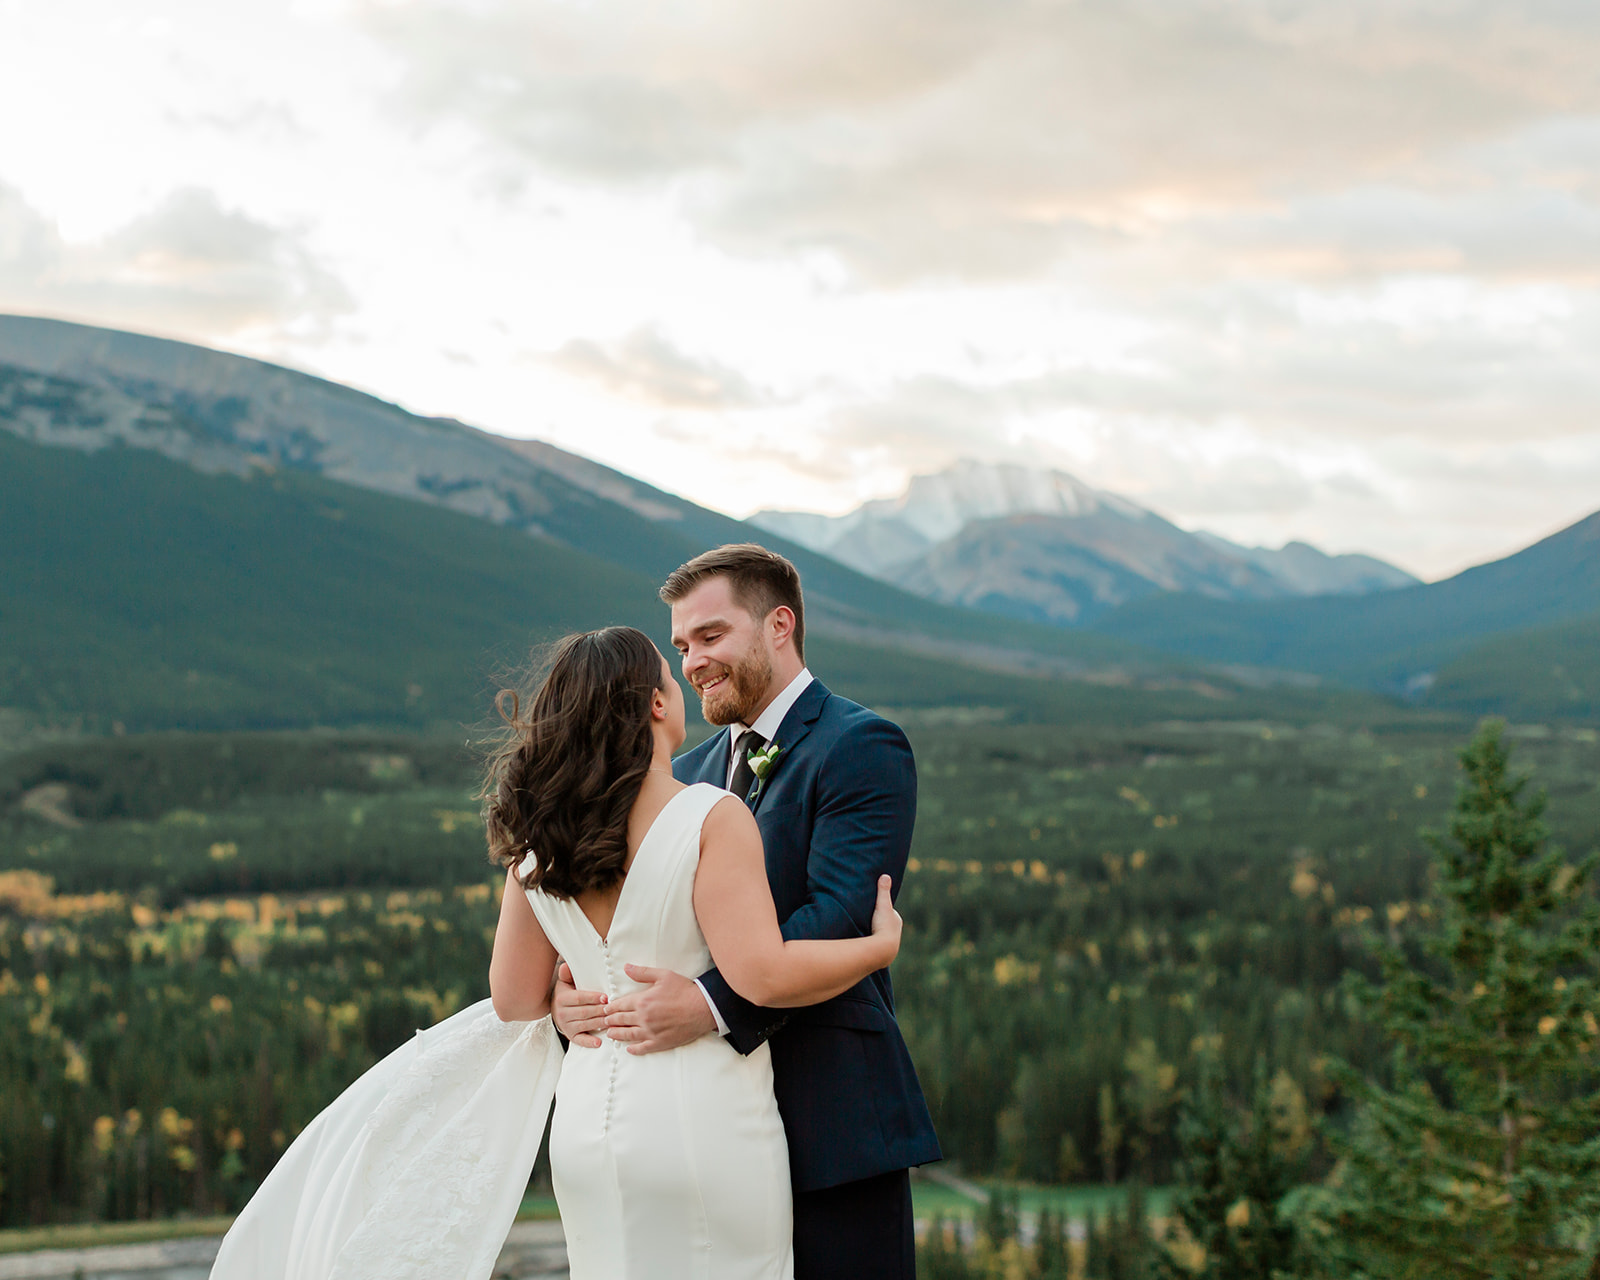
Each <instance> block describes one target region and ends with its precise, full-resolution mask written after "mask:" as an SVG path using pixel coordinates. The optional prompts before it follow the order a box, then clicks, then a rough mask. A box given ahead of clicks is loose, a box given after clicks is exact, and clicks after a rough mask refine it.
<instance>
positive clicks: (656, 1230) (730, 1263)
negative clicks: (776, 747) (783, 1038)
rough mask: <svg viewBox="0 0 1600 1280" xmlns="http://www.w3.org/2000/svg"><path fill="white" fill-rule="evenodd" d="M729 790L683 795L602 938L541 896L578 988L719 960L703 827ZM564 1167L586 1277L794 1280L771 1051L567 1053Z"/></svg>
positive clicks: (570, 1244) (617, 984)
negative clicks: (712, 944)
mask: <svg viewBox="0 0 1600 1280" xmlns="http://www.w3.org/2000/svg"><path fill="white" fill-rule="evenodd" d="M728 798H729V795H728V792H726V791H724V790H722V789H721V788H720V787H715V786H711V785H710V784H707V783H697V784H696V785H694V786H691V787H687V788H685V789H684V790H683V791H680V792H678V793H677V794H676V795H674V796H673V797H672V798H671V799H670V800H669V801H668V802H667V804H666V805H665V806H664V807H663V808H662V810H661V812H660V813H659V814H658V815H657V816H656V819H655V821H654V823H653V824H652V825H651V827H650V829H649V830H648V831H647V832H646V833H645V836H644V839H643V840H642V841H641V842H640V844H639V847H638V849H637V850H635V852H634V856H633V861H632V863H631V864H630V865H629V868H628V874H627V878H626V879H625V880H624V881H623V885H622V889H621V892H620V894H619V896H618V898H617V903H616V910H615V912H614V913H613V914H612V918H611V926H610V928H609V929H608V930H607V932H606V936H605V937H603V938H602V937H601V936H600V934H599V932H598V931H597V930H596V929H595V927H594V925H593V924H592V923H591V922H590V921H589V918H588V917H587V916H586V915H584V913H583V910H582V908H581V907H579V905H578V904H577V902H575V901H573V900H571V899H562V898H555V897H552V896H550V895H549V894H546V893H544V892H542V891H541V890H538V889H531V890H528V891H527V894H528V901H529V902H530V903H531V904H532V906H533V911H534V915H535V916H536V917H537V918H538V920H539V924H540V926H541V927H542V928H543V929H544V932H545V936H546V937H548V938H549V939H550V941H551V942H552V943H553V944H554V946H555V947H556V949H557V950H558V951H559V952H560V953H561V957H562V959H564V960H565V961H566V962H567V964H568V965H569V966H570V967H571V969H572V976H573V979H574V981H575V982H576V984H577V986H578V987H579V988H580V989H583V990H589V991H604V992H605V993H606V994H607V995H608V996H610V997H611V998H612V999H615V998H617V997H618V996H621V995H625V994H627V993H629V992H633V991H638V990H640V989H641V988H642V986H643V984H641V983H637V982H635V981H633V980H632V979H631V978H629V977H628V975H627V974H626V972H624V968H623V966H624V965H627V964H634V965H646V966H649V967H652V968H662V969H670V970H672V971H674V972H675V973H679V974H682V975H684V976H686V977H695V976H697V975H698V974H701V973H703V972H705V971H706V970H707V969H709V968H710V967H711V963H712V961H711V953H710V950H709V948H708V947H707V946H706V940H705V936H704V935H703V934H702V933H701V932H700V925H699V922H698V921H697V920H696V919H695V914H694V878H695V872H696V870H697V868H698V866H699V860H700V829H701V826H702V825H703V823H704V822H705V819H706V815H707V814H709V813H710V812H711V809H712V808H713V806H715V805H716V804H717V802H718V801H721V800H726V799H728ZM550 1166H551V1174H552V1179H553V1181H554V1183H555V1192H556V1200H557V1203H558V1204H559V1206H560V1209H561V1221H562V1225H563V1227H564V1229H565V1233H566V1238H567V1256H568V1260H569V1263H570V1265H571V1268H572V1270H571V1274H572V1277H573V1280H645V1278H646V1277H648V1278H649V1280H676V1278H677V1277H682V1278H683V1280H690V1278H691V1277H692V1278H694V1280H736V1278H737V1280H745V1278H746V1277H748V1278H750V1280H755V1278H756V1277H760V1278H761V1280H769V1278H770V1280H784V1278H786V1277H790V1276H792V1275H793V1259H792V1250H791V1233H792V1222H793V1218H792V1214H793V1206H792V1201H791V1198H790V1188H789V1158H788V1146H787V1143H786V1141H785V1139H784V1132H783V1123H782V1120H781V1119H780V1117H779V1114H778V1107H777V1103H776V1101H775V1100H774V1097H773V1092H772V1060H771V1057H770V1055H769V1053H768V1050H767V1048H766V1046H765V1045H763V1046H762V1047H761V1048H760V1049H758V1050H757V1051H756V1052H754V1053H752V1054H749V1055H748V1056H741V1055H740V1054H738V1053H737V1052H735V1051H734V1050H733V1049H732V1048H731V1047H730V1046H729V1045H728V1044H727V1042H725V1041H724V1040H722V1039H721V1038H720V1037H718V1036H716V1035H714V1034H712V1035H706V1036H702V1037H701V1038H700V1039H698V1040H696V1041H694V1042H692V1043H691V1044H687V1045H684V1046H683V1047H682V1048H679V1049H673V1050H669V1051H667V1052H664V1053H651V1054H630V1053H628V1052H627V1050H626V1047H625V1046H623V1045H621V1044H619V1043H617V1042H616V1041H612V1040H609V1039H608V1040H605V1041H604V1042H603V1043H602V1045H601V1047H600V1048H598V1049H585V1048H580V1047H577V1046H573V1047H571V1048H569V1049H568V1050H567V1054H566V1058H565V1060H564V1061H563V1063H562V1067H561V1075H560V1079H559V1081H558V1083H557V1085H556V1102H555V1118H554V1120H553V1121H552V1123H551V1130H550Z"/></svg>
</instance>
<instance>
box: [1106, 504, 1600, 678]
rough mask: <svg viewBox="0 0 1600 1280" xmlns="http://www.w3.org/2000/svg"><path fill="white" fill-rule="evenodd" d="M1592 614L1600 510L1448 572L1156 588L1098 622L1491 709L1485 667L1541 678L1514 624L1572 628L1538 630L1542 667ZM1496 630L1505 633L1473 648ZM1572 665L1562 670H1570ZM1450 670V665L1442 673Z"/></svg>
mask: <svg viewBox="0 0 1600 1280" xmlns="http://www.w3.org/2000/svg"><path fill="white" fill-rule="evenodd" d="M1597 614H1600V512H1597V513H1596V514H1594V515H1592V516H1589V517H1588V518H1586V519H1584V520H1580V521H1579V522H1578V523H1577V524H1574V525H1572V526H1570V527H1568V528H1566V529H1563V530H1561V531H1560V532H1559V533H1556V534H1553V535H1551V536H1550V537H1548V538H1545V539H1544V540H1542V541H1540V542H1538V543H1535V544H1534V545H1533V546H1531V547H1528V548H1527V549H1525V550H1523V551H1520V552H1518V553H1516V554H1515V555H1511V556H1507V557H1506V558H1505V559H1502V560H1497V561H1494V562H1493V563H1490V564H1484V565H1479V566H1477V567H1476V568H1472V569H1468V570H1466V571H1465V572H1464V573H1460V574H1457V575H1456V576H1455V577H1453V578H1449V579H1446V580H1445V581H1443V582H1435V583H1430V584H1427V585H1419V586H1415V587H1408V588H1404V589H1401V590H1395V591H1385V592H1381V593H1378V594H1375V595H1368V596H1359V597H1342V596H1318V597H1313V598H1308V599H1300V600H1273V601H1259V602H1223V601H1218V600H1212V599H1206V598H1203V597H1201V596H1195V595H1169V596H1161V597H1156V598H1151V599H1146V600H1141V601H1136V602H1134V603H1130V604H1127V605H1124V606H1122V607H1121V608H1119V609H1117V610H1116V611H1114V612H1112V613H1109V614H1107V615H1105V616H1103V617H1101V618H1100V619H1098V620H1097V621H1096V622H1095V623H1094V627H1095V629H1097V630H1100V631H1103V632H1104V633H1105V634H1108V635H1114V636H1119V637H1122V638H1124V639H1128V640H1134V641H1137V642H1139V643H1141V644H1147V645H1149V646H1151V647H1153V648H1160V649H1166V650H1168V651H1169V652H1172V653H1176V654H1183V655H1185V656H1188V657H1192V658H1198V659H1202V660H1205V661H1210V662H1219V663H1230V664H1232V663H1238V664H1245V665H1248V666H1252V667H1267V668H1278V669H1284V670H1294V671H1303V672H1310V673H1313V674H1316V675H1321V676H1327V677H1332V678H1334V679H1336V680H1339V681H1342V682H1345V683H1348V684H1355V685H1365V686H1368V687H1372V688H1377V689H1382V690H1385V691H1389V692H1394V693H1401V694H1406V695H1408V696H1410V697H1413V698H1418V699H1421V700H1423V701H1431V700H1433V699H1435V698H1437V699H1438V700H1439V701H1440V703H1441V705H1446V704H1448V703H1449V700H1450V699H1457V700H1458V704H1461V703H1460V702H1459V700H1460V699H1463V698H1465V699H1466V701H1467V702H1470V703H1471V705H1473V706H1475V707H1486V706H1487V702H1486V699H1485V697H1484V696H1483V695H1484V694H1485V692H1486V690H1487V688H1488V686H1487V685H1485V684H1484V683H1483V681H1484V678H1485V673H1486V672H1489V671H1491V670H1492V671H1498V672H1499V673H1500V674H1499V675H1498V676H1496V680H1498V681H1500V682H1501V687H1502V688H1507V687H1509V685H1508V684H1507V683H1506V682H1512V683H1515V682H1518V681H1521V680H1523V679H1534V678H1539V679H1543V678H1544V677H1538V676H1536V672H1535V671H1534V668H1533V666H1532V664H1531V662H1530V665H1529V666H1527V667H1526V668H1523V669H1520V670H1519V669H1518V664H1517V662H1516V659H1515V652H1516V646H1517V644H1518V642H1517V641H1516V640H1515V639H1513V637H1514V636H1515V635H1516V634H1517V633H1523V632H1536V631H1538V630H1540V629H1544V628H1558V627H1559V626H1560V625H1561V624H1574V626H1577V628H1578V629H1577V630H1574V631H1571V632H1563V631H1561V630H1559V629H1557V630H1551V631H1548V632H1545V633H1544V635H1543V636H1542V637H1541V639H1540V647H1541V651H1542V654H1543V656H1544V660H1545V661H1546V662H1547V665H1554V666H1559V665H1561V663H1560V662H1559V660H1558V653H1557V650H1558V649H1559V643H1558V642H1559V638H1560V637H1561V636H1563V635H1566V636H1569V638H1571V639H1573V640H1574V641H1576V640H1577V638H1578V637H1579V636H1580V635H1582V634H1586V633H1584V632H1583V630H1582V627H1581V626H1578V624H1580V623H1581V622H1582V620H1584V619H1590V618H1593V617H1594V616H1595V615H1597ZM1584 625H1587V624H1584ZM1495 638H1503V642H1501V643H1497V644H1496V645H1494V646H1492V647H1489V648H1480V646H1483V645H1485V642H1488V641H1490V640H1492V639H1495ZM1552 646H1554V648H1553V647H1552ZM1475 651H1476V652H1477V654H1478V656H1477V658H1475V659H1474V658H1472V656H1471V655H1473V654H1474V652H1475ZM1584 653H1589V654H1593V646H1592V645H1590V646H1589V647H1588V648H1584V647H1583V645H1577V646H1576V648H1575V651H1574V654H1573V657H1574V659H1575V660H1576V661H1577V662H1578V663H1579V664H1580V665H1581V663H1582V661H1583V654H1584ZM1530 658H1531V650H1530ZM1458 663H1459V664H1465V665H1464V666H1461V665H1457V664H1458ZM1577 670H1578V668H1577V667H1574V669H1573V670H1572V671H1569V672H1567V676H1568V677H1569V678H1576V676H1577ZM1447 672H1453V673H1454V674H1452V675H1451V676H1450V678H1449V680H1445V679H1444V677H1445V675H1446V673H1447ZM1474 672H1475V673H1476V674H1473V673H1474ZM1469 676H1470V677H1471V679H1470V681H1468V677H1469ZM1584 678H1585V679H1587V677H1584ZM1461 681H1468V683H1466V684H1463V683H1460V682H1461ZM1580 685H1581V682H1580ZM1469 687H1470V688H1476V689H1477V691H1478V692H1477V693H1476V694H1473V695H1471V696H1470V697H1468V696H1467V694H1466V693H1465V692H1464V691H1465V690H1467V689H1468V688H1469ZM1452 691H1455V692H1452Z"/></svg>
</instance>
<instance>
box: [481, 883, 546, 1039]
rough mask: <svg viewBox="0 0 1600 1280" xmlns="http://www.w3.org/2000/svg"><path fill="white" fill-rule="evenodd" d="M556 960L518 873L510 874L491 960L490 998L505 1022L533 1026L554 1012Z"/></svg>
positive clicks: (501, 1019) (495, 930)
mask: <svg viewBox="0 0 1600 1280" xmlns="http://www.w3.org/2000/svg"><path fill="white" fill-rule="evenodd" d="M556 958H557V957H556V949H555V948H554V947H553V946H551V945H550V939H548V938H547V937H545V936H544V929H543V928H541V927H540V925H539V919H538V917H537V916H535V915H534V914H533V905H532V904H531V903H530V902H529V901H528V895H527V894H526V893H524V892H523V890H522V885H521V884H519V883H518V881H517V877H516V873H515V872H513V871H507V872H506V892H505V897H504V898H502V899H501V900H500V923H499V924H497V925H496V926H495V929H494V954H493V955H492V956H490V958H489V996H490V998H491V999H492V1000H493V1001H494V1011H495V1013H496V1014H497V1015H498V1016H499V1018H500V1021H501V1022H532V1021H533V1020H534V1019H536V1018H542V1017H544V1015H545V1014H547V1013H549V1012H550V985H551V980H552V979H553V978H554V976H555V971H556Z"/></svg>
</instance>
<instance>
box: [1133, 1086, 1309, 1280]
mask: <svg viewBox="0 0 1600 1280" xmlns="http://www.w3.org/2000/svg"><path fill="white" fill-rule="evenodd" d="M1275 1083H1276V1082H1274V1081H1272V1080H1269V1079H1268V1077H1267V1073H1266V1066H1265V1064H1264V1063H1262V1062H1258V1063H1257V1066H1256V1081H1255V1094H1254V1103H1253V1106H1252V1107H1251V1112H1250V1116H1249V1119H1248V1122H1247V1123H1245V1124H1243V1125H1241V1124H1240V1123H1239V1121H1238V1119H1237V1118H1236V1117H1235V1116H1234V1114H1233V1112H1232V1110H1231V1109H1230V1108H1229V1106H1228V1105H1227V1102H1226V1100H1225V1098H1224V1096H1223V1091H1222V1087H1221V1082H1220V1081H1219V1080H1218V1078H1217V1072H1216V1069H1215V1063H1214V1062H1208V1064H1207V1065H1206V1067H1205V1068H1204V1069H1203V1071H1202V1075H1201V1080H1200V1087H1199V1090H1198V1091H1197V1093H1196V1095H1195V1100H1194V1102H1193V1104H1192V1105H1191V1106H1189V1107H1188V1108H1186V1109H1185V1111H1184V1113H1183V1116H1182V1118H1181V1120H1180V1121H1179V1125H1178V1138H1179V1142H1180V1144H1181V1147H1182V1152H1183V1154H1182V1157H1181V1159H1180V1161H1179V1172H1180V1177H1181V1180H1182V1181H1181V1185H1180V1186H1179V1187H1178V1189H1177V1191H1176V1192H1175V1194H1174V1196H1173V1200H1172V1213H1173V1216H1174V1217H1176V1218H1177V1219H1178V1221H1179V1222H1181V1223H1182V1224H1183V1227H1184V1229H1185V1231H1186V1232H1187V1233H1188V1237H1189V1239H1190V1240H1191V1241H1192V1242H1193V1243H1194V1245H1197V1246H1199V1249H1200V1250H1201V1252H1202V1260H1201V1261H1200V1264H1199V1268H1198V1269H1196V1267H1195V1266H1194V1265H1193V1261H1194V1260H1192V1259H1188V1258H1183V1257H1181V1256H1178V1255H1177V1254H1176V1253H1175V1252H1173V1251H1169V1250H1163V1251H1162V1252H1161V1253H1160V1254H1159V1255H1158V1258H1157V1263H1158V1274H1159V1275H1161V1276H1162V1277H1163V1280H1191V1277H1192V1278H1194V1280H1273V1277H1274V1276H1286V1275H1290V1274H1292V1273H1293V1268H1294V1266H1295V1258H1296V1243H1295V1241H1296V1231H1295V1228H1294V1224H1293V1222H1292V1220H1291V1219H1290V1218H1289V1217H1288V1215H1287V1214H1286V1213H1285V1212H1284V1210H1283V1203H1284V1200H1285V1198H1286V1197H1287V1196H1288V1195H1289V1194H1290V1192H1292V1191H1293V1190H1294V1188H1295V1187H1296V1185H1297V1184H1298V1183H1299V1181H1300V1177H1301V1173H1302V1167H1303V1165H1304V1163H1305V1161H1304V1155H1303V1152H1302V1151H1301V1150H1299V1149H1298V1143H1297V1135H1295V1134H1292V1133H1286V1132H1282V1131H1281V1127H1280V1125H1279V1124H1278V1123H1277V1122H1276V1121H1275V1119H1274V1114H1273V1101H1274V1092H1275V1090H1274V1085H1275Z"/></svg>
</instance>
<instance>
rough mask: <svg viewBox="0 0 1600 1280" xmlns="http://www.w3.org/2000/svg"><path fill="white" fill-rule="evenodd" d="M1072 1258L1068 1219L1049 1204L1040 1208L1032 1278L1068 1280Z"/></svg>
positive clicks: (1029, 1273) (1030, 1271)
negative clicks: (1068, 1244) (1069, 1245)
mask: <svg viewBox="0 0 1600 1280" xmlns="http://www.w3.org/2000/svg"><path fill="white" fill-rule="evenodd" d="M1071 1267H1072V1260H1071V1254H1070V1253H1069V1251H1068V1248H1067V1220H1066V1216H1065V1215H1064V1214H1060V1213H1057V1212H1055V1210H1053V1209H1051V1208H1050V1207H1049V1206H1045V1207H1044V1208H1042V1209H1040V1210H1039V1217H1038V1230H1037V1232H1036V1234H1035V1237H1034V1244H1033V1265H1032V1267H1031V1268H1030V1269H1029V1271H1028V1275H1029V1277H1030V1280H1067V1278H1068V1276H1069V1275H1070V1273H1071Z"/></svg>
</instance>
